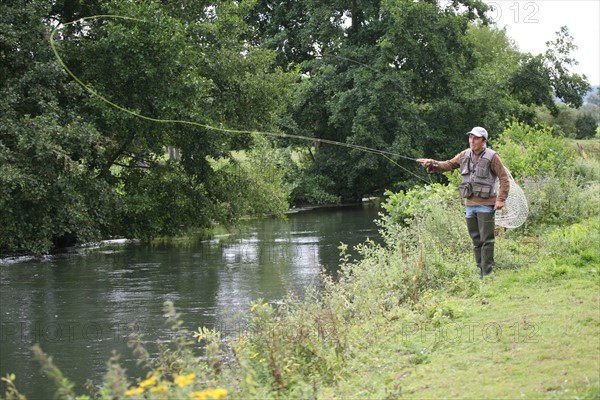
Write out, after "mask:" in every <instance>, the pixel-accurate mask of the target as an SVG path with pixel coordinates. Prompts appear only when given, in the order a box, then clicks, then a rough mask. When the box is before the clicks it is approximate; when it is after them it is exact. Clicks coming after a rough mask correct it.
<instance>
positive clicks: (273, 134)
mask: <svg viewBox="0 0 600 400" xmlns="http://www.w3.org/2000/svg"><path fill="white" fill-rule="evenodd" d="M103 18H116V19H124V20H129V21H137V22H142V23H146V22H148V21H145V20H142V19H139V18H134V17H128V16H122V15H112V14H103V15H93V16H89V17H83V18H80V19H78V20H75V21H71V22H66V23H64V24H63V25H62V26H57V27H56V28H54V29H53V30H52V32H51V33H50V47H51V49H52V52H53V53H54V56H55V57H56V59H57V61H58V63H59V64H60V66H61V67H62V68H63V69H64V70H65V71H66V72H67V74H68V75H69V76H71V78H73V80H75V82H77V83H78V84H79V85H80V86H81V87H83V88H84V89H85V90H86V91H88V92H89V93H91V94H92V95H93V96H95V97H97V98H98V99H100V100H102V101H103V102H104V103H106V104H108V105H110V106H111V107H113V108H115V109H118V110H120V111H122V112H124V113H127V114H129V115H132V116H134V117H136V118H140V119H143V120H146V121H151V122H156V123H163V124H164V123H167V124H183V125H191V126H196V127H200V128H204V129H207V130H212V131H217V132H223V133H228V134H260V135H264V136H271V137H279V138H287V139H299V140H305V141H311V142H318V143H324V144H329V145H334V146H339V147H346V148H350V149H354V150H359V151H363V152H366V153H371V154H376V155H379V156H382V157H384V158H386V159H387V160H388V161H390V162H391V163H393V164H394V165H396V166H398V167H399V168H401V169H403V170H405V171H406V172H408V173H410V174H412V175H414V176H416V177H417V178H418V179H420V180H423V181H425V182H427V180H426V179H424V178H423V177H421V176H418V175H416V174H415V173H414V172H412V171H410V170H409V169H407V168H405V167H403V166H402V165H400V164H398V163H397V162H395V161H394V160H393V159H392V158H391V157H397V158H402V159H405V160H409V161H415V162H416V161H417V159H416V158H413V157H409V156H406V155H403V154H399V153H394V152H391V151H386V150H380V149H374V148H371V147H367V146H361V145H357V144H352V143H344V142H338V141H335V140H330V139H322V138H316V137H311V136H302V135H292V134H288V133H283V132H268V131H256V130H244V129H231V128H225V127H222V126H214V125H210V124H206V123H201V122H196V121H189V120H180V119H162V118H155V117H151V116H148V115H144V114H140V113H138V112H135V111H133V110H130V109H128V108H126V107H123V106H121V105H119V104H117V103H115V102H113V101H111V100H110V99H108V98H107V97H106V96H104V95H102V94H101V93H99V92H98V91H96V90H94V89H93V88H92V87H90V86H89V85H88V84H86V83H85V82H83V81H82V80H81V79H80V78H79V77H78V76H77V75H76V74H75V73H74V72H73V71H71V69H70V68H69V67H68V66H67V64H66V63H65V62H64V60H63V58H62V57H61V56H60V54H59V52H58V50H57V47H56V43H55V39H54V37H55V35H56V33H57V32H58V31H59V30H60V29H63V28H65V27H67V26H69V25H73V24H77V23H82V22H85V21H89V20H95V19H103ZM339 58H342V57H339ZM344 59H345V58H344ZM350 61H352V60H350ZM359 64H360V63H359ZM369 68H371V69H373V70H374V71H376V72H380V71H377V70H375V69H374V68H373V67H370V66H369ZM430 179H431V178H430ZM427 183H430V182H427Z"/></svg>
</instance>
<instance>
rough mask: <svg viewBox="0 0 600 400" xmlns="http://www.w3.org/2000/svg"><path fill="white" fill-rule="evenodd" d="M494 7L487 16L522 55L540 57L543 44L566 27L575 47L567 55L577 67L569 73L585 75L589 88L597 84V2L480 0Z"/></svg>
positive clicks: (599, 2) (599, 53) (599, 37)
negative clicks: (503, 31)
mask: <svg viewBox="0 0 600 400" xmlns="http://www.w3.org/2000/svg"><path fill="white" fill-rule="evenodd" d="M484 2H485V3H487V4H488V5H491V6H494V8H495V11H490V12H489V13H488V15H489V16H490V18H492V20H493V21H495V22H496V24H497V26H498V27H499V28H503V27H506V32H507V34H508V36H510V37H511V38H512V39H513V40H514V41H515V43H516V44H517V46H518V47H519V51H521V52H523V53H532V54H534V55H535V54H540V53H543V52H545V51H546V42H548V41H554V40H555V39H556V32H557V31H558V30H559V29H560V27H561V26H565V25H566V26H567V27H568V28H569V32H570V34H571V36H572V37H573V42H574V44H575V45H576V46H577V47H578V49H577V50H575V51H574V52H573V53H572V54H571V56H572V57H573V58H575V59H576V60H577V61H578V62H579V65H576V66H573V67H572V68H571V72H575V73H578V74H585V75H586V76H587V77H588V81H589V82H590V84H591V85H598V84H600V28H599V27H600V0H533V1H530V0H525V1H522V0H518V1H517V0H484Z"/></svg>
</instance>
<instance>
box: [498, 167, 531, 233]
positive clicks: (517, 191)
mask: <svg viewBox="0 0 600 400" xmlns="http://www.w3.org/2000/svg"><path fill="white" fill-rule="evenodd" d="M505 169H506V172H507V173H508V178H509V181H510V189H509V192H508V198H507V199H506V202H505V203H504V208H502V209H501V210H499V211H496V225H499V226H502V227H504V228H510V229H515V228H518V227H520V226H521V225H523V224H524V223H525V220H526V219H527V216H528V215H529V205H528V204H527V198H526V197H525V193H524V192H523V189H521V187H520V186H519V185H518V184H517V182H515V180H514V179H513V177H512V174H511V173H510V171H509V170H508V168H506V167H505ZM496 185H497V186H498V181H496ZM496 190H498V188H496Z"/></svg>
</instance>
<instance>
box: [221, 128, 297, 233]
mask: <svg viewBox="0 0 600 400" xmlns="http://www.w3.org/2000/svg"><path fill="white" fill-rule="evenodd" d="M253 141H254V147H253V148H252V149H251V150H249V151H247V152H245V158H244V159H243V160H237V159H235V158H232V159H226V160H224V161H225V164H224V165H220V166H215V167H214V168H215V174H214V176H213V178H212V179H213V181H212V182H213V186H214V187H215V188H216V189H218V190H215V191H216V193H218V194H220V196H222V198H227V199H228V202H226V203H222V210H221V212H222V213H224V215H223V217H222V218H221V220H223V221H227V222H228V223H234V222H236V220H237V219H239V218H240V216H248V215H253V216H259V217H262V216H267V215H274V216H277V217H283V215H284V213H285V211H287V210H288V208H289V203H288V198H289V196H290V195H291V191H292V187H291V185H290V184H289V183H287V179H286V178H287V176H288V174H289V170H290V169H291V168H292V167H291V166H290V165H292V164H293V161H292V159H291V156H290V154H289V152H288V151H286V150H283V149H277V148H274V147H273V145H272V144H271V142H270V141H269V140H268V139H267V138H264V137H261V136H259V135H256V134H255V135H253Z"/></svg>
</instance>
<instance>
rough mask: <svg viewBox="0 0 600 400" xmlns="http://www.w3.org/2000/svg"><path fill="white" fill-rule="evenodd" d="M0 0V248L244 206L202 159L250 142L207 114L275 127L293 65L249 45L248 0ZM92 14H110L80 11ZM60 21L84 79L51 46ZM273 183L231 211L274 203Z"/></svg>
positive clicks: (72, 239)
mask: <svg viewBox="0 0 600 400" xmlns="http://www.w3.org/2000/svg"><path fill="white" fill-rule="evenodd" d="M0 7H1V8H0V13H1V15H2V16H1V17H0V18H1V19H0V25H1V26H2V27H3V35H2V36H1V37H0V48H1V52H0V54H1V57H2V67H1V68H2V71H1V72H2V73H1V78H0V79H1V81H0V93H1V94H2V95H1V96H0V110H2V112H1V115H2V117H1V118H2V123H1V124H0V160H1V161H2V162H1V166H0V184H1V185H0V186H1V187H2V189H1V191H0V206H1V208H0V217H1V218H2V221H3V226H2V228H1V230H0V252H2V253H5V252H27V253H36V254H40V253H45V252H48V251H50V250H51V249H53V248H55V247H62V246H66V245H72V244H75V243H84V242H87V241H93V240H99V239H105V238H109V237H113V236H119V237H122V236H136V237H139V238H152V237H154V236H156V235H174V234H179V233H182V232H186V231H188V230H190V229H198V228H205V227H208V226H210V225H211V224H212V223H214V222H215V221H219V220H223V221H227V220H230V219H232V218H233V219H235V218H239V217H240V215H237V214H236V215H235V216H231V215H228V214H227V213H225V212H223V209H224V208H226V205H227V204H231V203H233V202H234V199H232V198H229V195H230V192H228V191H224V190H222V189H223V188H222V186H221V180H220V178H219V177H215V176H213V175H214V171H213V169H212V168H211V166H210V162H209V159H211V158H212V159H216V158H221V157H231V151H232V150H238V149H250V148H251V147H252V146H253V143H254V142H253V141H252V140H251V135H249V134H246V133H225V132H223V131H215V130H214V129H211V128H208V127H207V125H211V126H215V127H218V128H223V127H226V128H243V130H245V131H248V130H253V129H256V130H259V129H260V130H266V129H270V128H274V124H275V121H276V120H277V115H278V113H279V112H280V111H281V110H282V109H283V107H284V106H285V102H284V101H283V99H285V98H286V96H287V93H288V90H289V87H290V85H291V84H292V83H293V82H294V81H295V79H296V76H297V75H296V72H295V71H294V70H292V71H290V72H283V71H281V70H277V69H272V68H271V64H272V62H273V60H274V57H275V54H274V52H271V51H268V50H265V49H258V48H254V47H250V46H248V44H247V42H246V41H245V40H244V37H245V34H246V32H247V29H248V28H247V26H246V25H245V24H244V23H243V20H242V15H244V14H245V13H246V12H248V10H247V8H246V3H244V4H243V5H242V4H239V5H238V4H236V3H233V2H228V1H224V2H218V3H217V4H216V5H215V7H214V9H213V12H212V13H205V12H204V10H203V8H202V7H200V8H193V9H194V10H195V11H194V13H191V14H194V15H191V14H186V15H185V18H184V17H182V16H181V15H179V12H175V11H174V10H173V9H172V7H170V6H168V5H165V4H163V2H158V1H149V2H146V1H134V2H125V3H124V2H119V1H112V2H96V1H90V2H85V4H83V3H79V2H72V1H68V2H56V4H50V3H48V2H44V1H38V0H36V1H32V2H28V3H27V4H26V5H21V4H18V3H16V2H3V3H2V5H1V6H0ZM95 14H104V15H105V16H103V17H96V18H87V19H79V18H80V17H82V16H89V15H95ZM109 14H110V15H112V17H110V16H108V15H109ZM55 26H62V28H61V29H60V30H59V31H58V32H57V34H56V35H54V40H55V45H56V49H57V51H58V52H59V54H60V55H61V57H62V58H63V61H64V63H65V64H66V65H67V67H68V68H69V69H70V70H71V71H72V72H73V73H74V74H76V75H77V77H78V79H80V80H81V82H83V83H84V84H85V85H87V87H86V88H83V87H82V86H80V85H78V84H77V83H75V82H74V81H73V77H71V76H68V75H67V73H66V72H65V70H64V69H63V68H61V66H60V65H59V63H58V62H57V60H56V59H55V57H54V55H53V54H52V52H51V48H50V46H49V42H48V41H49V36H50V31H51V29H52V27H55ZM4 32H6V33H5V34H4ZM85 89H88V90H93V91H95V92H96V93H98V94H99V95H101V96H103V97H104V98H105V99H106V100H108V101H110V102H112V103H113V104H115V105H117V106H118V107H121V108H120V109H117V108H116V107H113V106H110V105H109V104H108V103H107V102H106V101H101V100H100V99H99V97H97V96H90V94H89V92H86V90H85ZM123 108H125V109H127V110H124V109H123ZM132 113H137V114H139V115H143V116H145V117H148V118H152V119H153V120H149V119H143V118H138V117H135V116H134V115H133V114H132ZM165 120H171V121H173V120H178V121H182V120H184V121H187V122H188V123H167V122H165ZM257 145H258V146H259V148H264V146H262V145H260V144H257ZM167 146H171V147H174V148H177V149H179V150H181V160H180V161H179V164H180V165H175V162H170V163H168V162H165V157H164V155H165V153H166V147H167ZM255 168H259V167H258V166H257V167H255ZM258 187H260V185H258ZM273 188H274V186H272V187H270V188H269V191H268V192H265V194H267V193H268V194H270V195H272V197H271V198H267V197H268V196H254V197H252V198H250V197H249V198H246V199H244V200H243V201H244V202H245V203H246V205H245V206H244V207H239V210H240V211H241V212H253V211H257V212H258V213H259V214H264V213H265V211H266V210H267V209H272V210H277V212H281V211H280V210H281V209H282V208H283V207H284V206H285V204H284V203H285V201H284V200H282V199H283V198H285V196H286V191H285V190H284V189H281V190H277V191H273V190H272V189H273ZM263 189H264V188H263ZM265 201H266V202H268V203H269V204H267V205H265V204H264V202H265ZM271 203H272V204H271ZM234 210H235V208H234Z"/></svg>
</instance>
